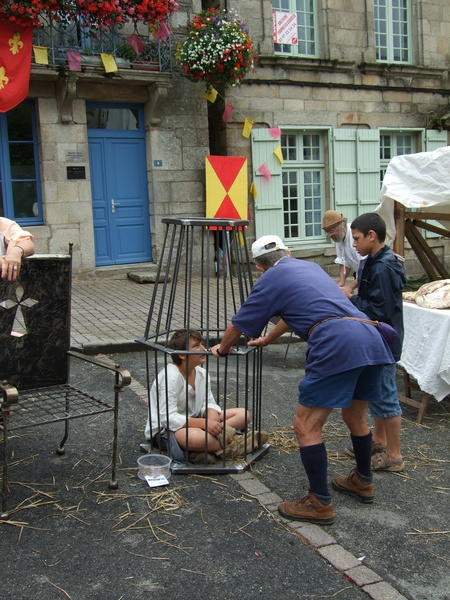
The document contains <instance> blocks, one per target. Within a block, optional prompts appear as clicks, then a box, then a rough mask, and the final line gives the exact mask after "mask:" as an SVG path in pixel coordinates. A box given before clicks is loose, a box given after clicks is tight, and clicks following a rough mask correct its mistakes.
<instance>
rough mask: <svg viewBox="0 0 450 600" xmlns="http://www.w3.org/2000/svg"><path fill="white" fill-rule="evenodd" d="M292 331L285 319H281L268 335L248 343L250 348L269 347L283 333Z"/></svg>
mask: <svg viewBox="0 0 450 600" xmlns="http://www.w3.org/2000/svg"><path fill="white" fill-rule="evenodd" d="M288 331H290V328H289V326H288V325H286V323H285V322H284V321H283V319H280V320H279V321H278V323H277V324H276V325H275V327H274V328H273V329H272V330H271V331H269V333H268V334H267V335H262V336H260V337H259V338H254V339H253V340H250V341H249V342H248V345H249V346H268V345H269V344H272V342H274V341H275V340H276V339H278V338H279V337H280V336H281V335H283V333H287V332H288Z"/></svg>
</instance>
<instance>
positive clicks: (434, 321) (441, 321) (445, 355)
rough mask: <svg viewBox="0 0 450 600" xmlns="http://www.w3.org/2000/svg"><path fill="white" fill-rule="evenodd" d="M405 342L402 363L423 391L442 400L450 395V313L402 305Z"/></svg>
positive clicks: (414, 305)
mask: <svg viewBox="0 0 450 600" xmlns="http://www.w3.org/2000/svg"><path fill="white" fill-rule="evenodd" d="M403 321H404V325H405V339H404V341H403V349H402V355H401V358H400V360H399V364H400V365H401V366H402V367H404V368H405V369H406V371H407V372H408V373H409V374H410V375H412V376H413V377H414V378H415V379H416V380H417V383H418V384H419V386H420V389H421V390H422V391H424V392H427V393H428V394H431V395H432V396H434V397H435V398H436V400H438V401H441V400H442V399H443V398H445V396H447V395H448V394H450V310H440V309H431V308H421V307H420V306H417V304H412V303H409V302H404V303H403Z"/></svg>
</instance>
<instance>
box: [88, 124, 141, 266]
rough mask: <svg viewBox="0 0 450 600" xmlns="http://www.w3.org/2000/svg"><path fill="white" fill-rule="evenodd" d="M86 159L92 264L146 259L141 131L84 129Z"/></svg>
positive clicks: (132, 261) (102, 264) (100, 264)
mask: <svg viewBox="0 0 450 600" xmlns="http://www.w3.org/2000/svg"><path fill="white" fill-rule="evenodd" d="M88 125H89V120H88ZM89 161H90V168H91V186H92V208H93V220H94V239H95V255H96V265H97V266H105V265H120V264H128V263H137V262H148V261H151V260H152V253H151V238H150V218H149V200H148V184H147V165H146V158H145V139H144V134H143V131H142V132H141V131H139V130H138V129H136V130H126V129H122V130H121V129H100V128H90V129H89Z"/></svg>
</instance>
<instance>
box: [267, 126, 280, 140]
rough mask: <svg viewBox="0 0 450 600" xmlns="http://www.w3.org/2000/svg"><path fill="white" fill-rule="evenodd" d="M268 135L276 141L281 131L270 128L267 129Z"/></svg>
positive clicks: (276, 128)
mask: <svg viewBox="0 0 450 600" xmlns="http://www.w3.org/2000/svg"><path fill="white" fill-rule="evenodd" d="M269 133H270V135H271V136H272V137H273V138H275V139H276V140H277V139H278V138H279V137H280V136H281V129H280V128H279V127H271V128H270V129H269Z"/></svg>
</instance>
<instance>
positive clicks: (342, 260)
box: [322, 210, 361, 293]
mask: <svg viewBox="0 0 450 600" xmlns="http://www.w3.org/2000/svg"><path fill="white" fill-rule="evenodd" d="M322 229H323V230H324V232H325V233H326V235H327V237H329V238H330V239H331V240H333V242H334V244H335V246H336V260H335V261H334V262H335V263H336V264H338V265H339V281H338V286H339V287H341V288H344V287H345V291H347V292H349V293H352V292H353V290H354V289H355V288H356V287H358V280H357V279H356V274H357V273H358V268H359V262H360V260H361V256H360V255H359V254H358V253H357V252H356V250H355V248H354V247H353V236H352V232H351V229H350V224H349V223H348V222H347V219H346V218H345V217H344V215H343V214H342V213H340V212H337V211H336V210H327V211H326V212H325V213H324V215H323V218H322ZM349 275H353V280H352V281H351V282H350V283H349V284H348V285H345V282H346V280H347V277H348V276H349Z"/></svg>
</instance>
